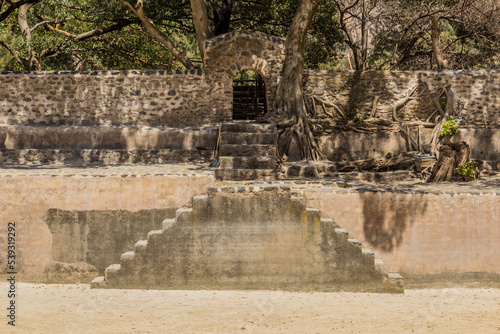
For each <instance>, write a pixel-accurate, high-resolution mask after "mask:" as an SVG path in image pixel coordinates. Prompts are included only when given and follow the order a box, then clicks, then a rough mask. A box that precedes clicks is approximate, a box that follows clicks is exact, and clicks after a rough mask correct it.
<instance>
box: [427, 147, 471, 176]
mask: <svg viewBox="0 0 500 334" xmlns="http://www.w3.org/2000/svg"><path fill="white" fill-rule="evenodd" d="M469 156H470V147H469V145H468V144H467V143H466V142H463V141H462V142H459V143H449V144H443V145H441V147H440V148H439V159H438V160H437V161H436V163H435V164H434V166H433V167H432V172H431V176H430V178H429V182H442V181H451V180H452V179H456V178H458V177H459V175H458V173H457V171H456V169H457V167H458V166H460V165H462V164H465V163H466V162H468V161H469Z"/></svg>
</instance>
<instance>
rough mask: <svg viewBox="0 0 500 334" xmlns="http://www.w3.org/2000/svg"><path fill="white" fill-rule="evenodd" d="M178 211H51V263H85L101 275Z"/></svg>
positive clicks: (48, 217)
mask: <svg viewBox="0 0 500 334" xmlns="http://www.w3.org/2000/svg"><path fill="white" fill-rule="evenodd" d="M175 211H176V209H174V208H172V209H151V210H140V211H137V212H131V211H126V210H91V211H66V210H59V209H49V210H48V211H47V225H48V227H49V229H50V233H51V234H52V247H51V253H52V259H53V260H54V261H58V262H62V263H78V262H85V263H88V264H90V265H92V266H94V267H96V268H97V270H98V271H99V274H101V275H102V274H103V273H104V269H106V267H108V266H109V265H111V264H113V263H119V262H120V256H121V254H123V253H124V252H127V251H130V250H132V249H133V248H134V244H135V243H136V242H137V241H139V240H140V239H145V238H146V237H147V234H148V232H149V231H152V230H158V229H161V227H162V222H163V220H164V219H167V218H173V217H175Z"/></svg>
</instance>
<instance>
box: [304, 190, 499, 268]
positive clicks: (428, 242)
mask: <svg viewBox="0 0 500 334" xmlns="http://www.w3.org/2000/svg"><path fill="white" fill-rule="evenodd" d="M304 195H305V197H306V198H307V199H308V206H310V207H316V208H319V209H320V210H321V211H322V213H323V216H324V217H331V218H333V219H334V220H335V222H336V223H337V224H338V225H340V226H341V227H342V228H345V229H346V230H348V231H349V233H350V235H352V236H353V237H355V238H357V239H358V240H360V241H361V242H362V243H363V244H364V245H365V247H370V248H371V249H372V250H373V251H374V252H375V254H377V257H380V258H382V259H383V260H384V262H385V263H386V264H387V267H388V270H389V271H396V272H399V273H401V274H402V275H403V276H404V275H410V276H416V275H425V274H443V273H450V274H460V273H467V272H486V273H494V274H500V266H499V265H498V258H499V257H500V218H499V217H500V197H499V196H500V194H499V193H498V192H497V193H496V194H495V193H494V192H493V193H491V192H488V193H476V194H472V193H453V194H451V193H443V192H433V191H429V192H428V193H412V192H411V190H409V191H408V192H407V193H401V192H347V191H306V192H304Z"/></svg>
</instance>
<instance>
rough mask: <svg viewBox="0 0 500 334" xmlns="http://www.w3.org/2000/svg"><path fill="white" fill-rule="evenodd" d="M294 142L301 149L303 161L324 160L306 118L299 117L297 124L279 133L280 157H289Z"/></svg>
mask: <svg viewBox="0 0 500 334" xmlns="http://www.w3.org/2000/svg"><path fill="white" fill-rule="evenodd" d="M278 126H279V125H278ZM294 140H295V141H296V144H297V145H298V147H299V148H300V159H301V160H314V161H318V160H321V159H322V155H321V152H320V150H319V148H318V144H317V143H316V140H315V138H314V135H313V133H312V131H311V127H310V125H309V122H308V121H307V118H306V117H299V118H298V120H297V122H295V123H293V124H292V125H289V126H286V127H284V128H283V129H282V130H280V131H279V139H278V154H279V155H280V157H284V156H286V155H288V151H289V149H290V144H291V143H292V141H294Z"/></svg>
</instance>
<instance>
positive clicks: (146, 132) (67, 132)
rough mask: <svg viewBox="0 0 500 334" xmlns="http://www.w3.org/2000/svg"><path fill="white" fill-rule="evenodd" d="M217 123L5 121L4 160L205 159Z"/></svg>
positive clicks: (0, 152)
mask: <svg viewBox="0 0 500 334" xmlns="http://www.w3.org/2000/svg"><path fill="white" fill-rule="evenodd" d="M217 135H218V129H217V127H214V126H205V127H189V128H172V127H150V126H133V127H132V126H130V127H127V126H67V125H61V126H49V125H37V126H28V125H27V126H21V125H16V126H0V164H2V165H9V164H10V165H40V164H71V165H75V164H76V165H87V164H101V165H113V164H161V163H169V162H176V163H177V162H184V161H200V162H201V161H203V162H206V161H207V160H208V159H209V158H210V157H211V156H212V152H213V147H214V144H215V142H216V140H217Z"/></svg>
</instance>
